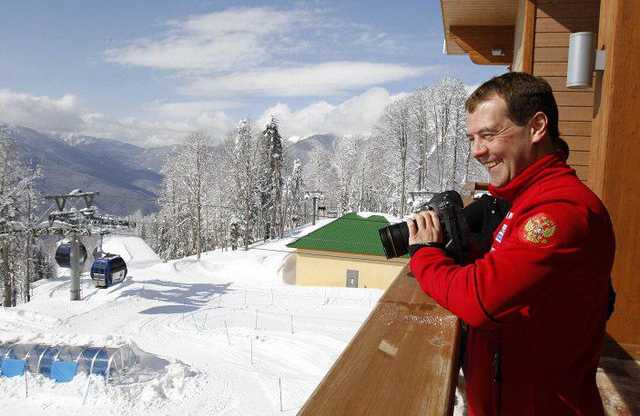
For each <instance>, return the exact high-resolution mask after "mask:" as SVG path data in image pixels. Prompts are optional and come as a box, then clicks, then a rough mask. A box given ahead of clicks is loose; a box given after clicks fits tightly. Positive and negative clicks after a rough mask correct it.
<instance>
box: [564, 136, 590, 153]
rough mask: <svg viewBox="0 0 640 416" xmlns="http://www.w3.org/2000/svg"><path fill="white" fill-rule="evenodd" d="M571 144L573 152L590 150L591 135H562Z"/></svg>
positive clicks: (570, 147)
mask: <svg viewBox="0 0 640 416" xmlns="http://www.w3.org/2000/svg"><path fill="white" fill-rule="evenodd" d="M560 137H562V138H563V139H564V141H565V142H567V144H568V145H569V149H570V150H571V152H573V151H589V150H590V149H591V137H590V136H566V135H560Z"/></svg>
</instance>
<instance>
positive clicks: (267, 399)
mask: <svg viewBox="0 0 640 416" xmlns="http://www.w3.org/2000/svg"><path fill="white" fill-rule="evenodd" d="M307 231H308V230H307ZM290 241H292V240H290V239H289V240H281V241H276V242H272V243H269V244H264V245H259V246H256V247H255V248H254V249H251V250H249V251H244V250H239V251H225V252H220V251H216V252H208V253H205V254H203V256H202V258H201V260H200V261H197V260H196V259H195V258H186V259H181V260H176V261H171V262H167V263H163V262H161V261H160V259H159V258H158V257H157V256H156V255H155V254H154V253H153V252H152V251H151V250H150V249H149V248H148V246H146V244H144V242H143V241H142V240H141V239H139V238H137V237H128V236H112V237H109V238H107V239H106V240H105V242H104V246H103V247H104V250H105V251H108V252H112V253H118V254H121V255H122V256H123V258H124V259H125V261H126V262H127V265H128V266H129V274H128V276H127V278H126V280H125V281H124V282H122V283H120V284H117V285H114V286H112V287H110V288H107V289H96V288H94V286H93V283H92V281H91V279H90V277H89V276H88V275H83V276H82V300H81V301H76V302H71V301H70V300H69V286H70V281H69V276H68V275H69V272H68V271H67V269H61V273H60V276H59V277H58V278H56V279H50V280H48V281H42V282H37V283H36V285H35V288H34V294H33V300H32V302H30V303H28V304H25V305H19V306H18V307H16V308H11V309H0V342H1V343H11V342H19V343H23V344H27V343H31V344H34V343H46V344H51V345H54V344H64V345H70V346H82V345H94V346H100V347H103V346H106V347H119V346H127V347H129V348H132V349H133V350H134V351H135V352H136V353H137V355H138V363H137V364H136V365H134V366H133V367H132V368H129V369H128V371H127V372H126V373H120V374H118V375H117V376H116V377H115V378H114V379H113V380H111V381H110V382H109V383H106V384H105V382H104V379H103V378H101V377H99V376H90V377H87V376H86V375H84V374H82V373H79V374H78V375H77V376H76V377H75V378H74V379H73V380H72V381H71V382H69V383H58V384H56V383H54V382H53V381H52V380H50V379H48V378H45V377H44V376H41V375H33V374H29V375H28V377H27V378H26V381H25V378H22V377H14V378H1V379H0V400H1V401H2V409H3V411H2V413H3V414H20V415H21V416H29V415H44V414H47V415H54V416H57V415H65V416H69V415H89V414H95V415H149V416H151V415H153V416H156V415H178V414H179V415H243V416H245V415H293V414H296V413H297V411H298V410H299V409H300V407H301V406H302V405H303V404H304V402H305V401H306V399H307V397H308V396H309V395H310V394H311V392H312V391H313V390H314V388H315V387H316V385H317V384H318V383H319V382H320V381H321V379H322V377H323V376H324V374H325V373H326V372H327V371H328V369H329V368H330V367H331V365H332V364H333V362H334V361H335V360H336V358H337V357H338V356H339V354H340V353H341V352H342V350H343V349H344V348H345V346H346V345H347V344H348V342H349V340H350V339H351V338H352V337H353V335H354V334H355V333H356V331H357V330H358V328H359V327H360V325H361V324H362V322H363V321H364V320H365V319H366V317H367V316H368V314H369V312H370V310H371V309H372V307H373V306H374V305H375V303H376V302H377V301H378V299H379V297H380V296H381V295H382V291H381V290H377V289H348V288H322V287H296V286H291V285H287V284H285V283H284V282H283V277H284V276H285V275H286V274H287V273H291V272H292V268H293V267H295V266H294V264H295V263H294V262H293V261H292V260H293V254H292V253H291V249H288V248H287V247H286V246H285V245H286V244H287V243H288V242H290Z"/></svg>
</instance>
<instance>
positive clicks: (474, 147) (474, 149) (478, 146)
mask: <svg viewBox="0 0 640 416" xmlns="http://www.w3.org/2000/svg"><path fill="white" fill-rule="evenodd" d="M485 153H487V146H486V145H485V143H483V142H482V140H481V139H474V140H472V141H471V154H472V155H473V157H475V158H478V157H480V156H482V155H484V154H485Z"/></svg>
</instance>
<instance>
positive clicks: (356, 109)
mask: <svg viewBox="0 0 640 416" xmlns="http://www.w3.org/2000/svg"><path fill="white" fill-rule="evenodd" d="M403 95H404V94H399V95H396V96H392V95H390V94H389V92H388V91H387V90H386V89H384V88H379V87H377V88H371V89H369V90H368V91H365V92H364V93H362V94H360V95H357V96H355V97H352V98H350V99H348V100H346V101H344V102H342V103H341V104H338V105H331V104H329V103H327V102H325V101H319V102H316V103H313V104H311V105H309V106H307V107H304V108H302V109H301V110H298V111H293V110H291V108H289V106H288V105H286V104H282V103H278V104H276V105H274V106H272V107H271V108H268V109H267V110H266V111H265V112H264V113H263V115H262V117H260V119H259V120H258V122H259V123H260V125H264V124H265V123H266V122H267V121H268V120H269V119H270V117H271V115H275V116H276V118H277V119H278V121H279V124H280V131H281V133H282V134H283V135H284V136H287V137H294V136H299V137H304V136H309V135H311V134H317V133H335V134H338V135H345V134H369V133H371V131H372V129H373V126H374V125H375V124H376V122H377V121H378V119H379V118H380V116H381V115H382V113H383V111H384V109H385V107H386V106H387V105H388V104H389V103H391V102H393V101H394V100H396V99H398V98H400V97H401V96H403Z"/></svg>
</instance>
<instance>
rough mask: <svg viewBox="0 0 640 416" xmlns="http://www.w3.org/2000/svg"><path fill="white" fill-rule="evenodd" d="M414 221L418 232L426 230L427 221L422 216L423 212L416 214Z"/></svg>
mask: <svg viewBox="0 0 640 416" xmlns="http://www.w3.org/2000/svg"><path fill="white" fill-rule="evenodd" d="M415 219H416V223H417V224H418V231H422V230H424V229H425V228H427V219H426V217H425V215H424V212H418V213H417V214H416V218H415Z"/></svg>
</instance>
